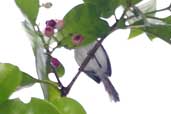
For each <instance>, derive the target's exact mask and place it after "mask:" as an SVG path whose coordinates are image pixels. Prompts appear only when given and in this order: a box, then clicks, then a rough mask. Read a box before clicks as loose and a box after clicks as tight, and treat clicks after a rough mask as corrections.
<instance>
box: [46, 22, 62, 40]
mask: <svg viewBox="0 0 171 114" xmlns="http://www.w3.org/2000/svg"><path fill="white" fill-rule="evenodd" d="M63 26H64V22H63V20H54V19H51V20H48V21H46V27H45V30H44V34H45V36H47V37H52V36H53V35H54V33H55V32H54V31H55V29H58V30H60V29H62V28H63Z"/></svg>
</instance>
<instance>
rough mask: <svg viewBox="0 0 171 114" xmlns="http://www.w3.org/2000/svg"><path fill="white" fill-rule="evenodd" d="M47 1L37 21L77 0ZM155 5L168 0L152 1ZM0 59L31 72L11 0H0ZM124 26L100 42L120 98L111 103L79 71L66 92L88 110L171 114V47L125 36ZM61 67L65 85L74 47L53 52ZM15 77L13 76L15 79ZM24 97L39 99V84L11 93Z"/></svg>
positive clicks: (99, 113) (108, 113)
mask: <svg viewBox="0 0 171 114" xmlns="http://www.w3.org/2000/svg"><path fill="white" fill-rule="evenodd" d="M44 1H51V2H52V3H54V4H53V7H52V8H51V9H48V10H47V9H44V8H42V9H41V11H40V16H39V18H38V21H39V22H40V23H44V22H45V20H47V19H51V18H57V19H62V18H63V16H64V15H65V14H66V13H67V12H68V11H69V10H70V9H71V8H72V7H73V6H75V5H77V4H79V3H81V2H82V1H81V0H44ZM146 1H147V0H146ZM157 1H158V3H157V7H158V8H162V7H166V6H168V5H169V3H170V0H157ZM0 14H1V18H0V25H1V27H0V33H1V37H0V62H8V63H12V64H15V65H17V66H19V67H20V69H21V70H23V71H25V72H27V73H29V74H31V75H34V76H36V70H35V63H34V56H33V53H32V49H31V46H30V42H29V39H28V38H27V36H26V34H25V32H24V30H23V28H22V26H21V22H22V21H23V20H24V18H23V16H22V15H21V13H20V11H19V10H18V8H17V7H16V5H15V3H14V0H3V1H1V7H0ZM128 34H129V30H119V31H116V32H115V33H113V34H111V35H110V36H108V38H107V39H106V40H105V41H104V43H103V45H104V47H105V48H106V50H107V52H108V54H109V57H110V61H111V64H112V70H113V71H112V77H111V78H110V79H111V81H112V83H113V84H114V86H115V87H116V89H117V90H118V92H119V94H120V99H121V101H120V102H118V103H114V102H111V101H110V99H109V97H108V95H107V93H106V92H105V90H104V87H103V85H102V84H100V85H98V84H96V83H95V82H94V81H92V80H90V79H89V78H88V77H87V76H85V75H84V74H83V73H82V74H81V75H80V77H79V79H78V80H77V81H76V83H75V85H74V86H73V88H72V90H71V92H70V94H69V97H72V98H74V99H76V100H77V101H79V102H80V103H81V104H82V105H83V106H84V108H85V109H86V111H87V113H88V114H171V108H170V106H171V46H170V45H169V44H167V43H165V42H164V41H162V40H160V39H155V40H153V41H150V40H149V39H148V38H147V37H146V36H145V35H141V36H139V37H137V38H135V39H132V40H128V39H127V37H128ZM54 55H55V56H56V57H57V58H58V59H59V60H60V61H61V62H62V63H63V64H64V65H65V67H66V74H65V76H64V78H63V79H62V82H64V83H65V85H67V84H68V83H69V82H70V81H71V79H72V77H73V76H74V75H75V73H76V72H77V69H78V66H77V64H76V63H75V61H74V57H73V51H68V50H65V49H59V50H57V51H56V52H55V54H54ZM14 81H15V80H14ZM14 97H20V99H22V100H23V101H24V102H28V101H29V99H30V97H40V98H43V95H42V92H41V90H40V86H39V84H35V85H34V86H33V87H30V88H27V89H25V90H22V91H18V92H17V93H15V94H14V95H13V96H12V98H14Z"/></svg>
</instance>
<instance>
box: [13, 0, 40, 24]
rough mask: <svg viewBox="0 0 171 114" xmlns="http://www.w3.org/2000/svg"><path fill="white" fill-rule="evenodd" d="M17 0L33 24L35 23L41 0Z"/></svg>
mask: <svg viewBox="0 0 171 114" xmlns="http://www.w3.org/2000/svg"><path fill="white" fill-rule="evenodd" d="M15 2H16V4H17V6H18V7H19V8H20V10H21V12H22V13H23V14H24V15H25V16H26V17H27V18H28V20H29V21H30V22H31V23H32V25H35V21H36V18H37V15H38V12H39V0H15Z"/></svg>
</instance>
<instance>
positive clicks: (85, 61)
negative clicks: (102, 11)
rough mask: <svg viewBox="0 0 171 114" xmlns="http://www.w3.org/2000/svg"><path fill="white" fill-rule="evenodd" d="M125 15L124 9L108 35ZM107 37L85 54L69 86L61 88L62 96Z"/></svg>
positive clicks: (66, 92)
mask: <svg viewBox="0 0 171 114" xmlns="http://www.w3.org/2000/svg"><path fill="white" fill-rule="evenodd" d="M125 14H126V9H125V10H124V12H123V14H122V16H121V17H120V19H119V20H118V21H116V23H115V24H114V25H112V26H111V31H110V33H112V32H113V31H115V30H116V29H117V23H119V21H120V20H121V19H123V18H124V15H125ZM110 33H109V34H110ZM109 34H107V35H109ZM107 35H105V36H103V37H102V38H101V39H100V40H98V42H97V43H96V44H95V46H94V47H93V48H92V49H91V50H90V51H89V53H88V54H87V57H86V58H85V59H84V61H83V62H82V64H81V65H80V68H79V70H78V72H77V74H76V75H75V76H74V78H73V79H72V81H71V82H70V83H69V85H68V86H67V87H65V88H63V90H62V96H66V95H67V94H68V93H69V91H70V89H71V87H72V86H73V84H74V83H75V81H76V80H77V78H78V77H79V75H80V74H81V72H82V71H84V68H85V67H86V66H87V64H88V63H89V61H90V59H91V58H92V57H93V56H94V55H95V53H96V51H97V49H98V48H99V47H100V45H101V44H102V42H103V41H104V39H105V38H106V37H107Z"/></svg>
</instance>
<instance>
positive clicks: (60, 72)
mask: <svg viewBox="0 0 171 114" xmlns="http://www.w3.org/2000/svg"><path fill="white" fill-rule="evenodd" d="M56 73H57V74H58V76H59V77H62V76H63V75H64V74H65V69H64V66H63V65H62V64H60V66H58V67H57V68H56Z"/></svg>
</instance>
